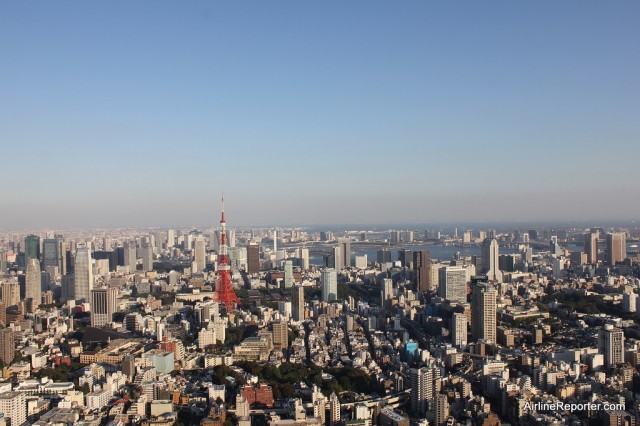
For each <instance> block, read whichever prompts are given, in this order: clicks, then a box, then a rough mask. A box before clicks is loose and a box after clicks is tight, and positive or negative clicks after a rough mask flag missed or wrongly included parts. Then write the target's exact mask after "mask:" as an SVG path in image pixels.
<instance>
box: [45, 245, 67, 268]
mask: <svg viewBox="0 0 640 426" xmlns="http://www.w3.org/2000/svg"><path fill="white" fill-rule="evenodd" d="M42 252H43V253H42V263H43V265H42V266H43V268H44V270H47V268H51V267H57V268H58V273H59V274H64V272H65V271H64V269H63V267H62V260H63V259H64V256H63V254H64V253H63V243H62V239H61V238H46V239H45V240H44V241H43V242H42Z"/></svg>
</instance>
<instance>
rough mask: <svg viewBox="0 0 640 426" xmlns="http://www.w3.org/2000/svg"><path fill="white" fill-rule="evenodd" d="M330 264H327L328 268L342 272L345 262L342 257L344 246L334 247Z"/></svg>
mask: <svg viewBox="0 0 640 426" xmlns="http://www.w3.org/2000/svg"><path fill="white" fill-rule="evenodd" d="M329 260H330V262H329V263H328V264H327V266H328V267H330V268H334V269H335V270H336V271H338V272H340V271H342V270H343V269H344V265H343V263H342V262H343V260H344V256H343V255H342V246H341V245H337V246H335V247H333V253H332V254H331V257H330V259H329Z"/></svg>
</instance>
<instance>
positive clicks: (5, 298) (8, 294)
mask: <svg viewBox="0 0 640 426" xmlns="http://www.w3.org/2000/svg"><path fill="white" fill-rule="evenodd" d="M2 302H3V303H4V306H5V307H6V308H8V307H10V306H17V305H18V304H19V303H20V284H18V282H17V281H5V282H3V283H2Z"/></svg>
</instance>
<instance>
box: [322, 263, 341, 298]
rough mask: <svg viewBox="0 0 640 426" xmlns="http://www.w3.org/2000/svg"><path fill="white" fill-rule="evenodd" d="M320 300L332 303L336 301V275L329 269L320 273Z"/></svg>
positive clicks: (334, 271) (333, 270)
mask: <svg viewBox="0 0 640 426" xmlns="http://www.w3.org/2000/svg"><path fill="white" fill-rule="evenodd" d="M321 279H322V300H323V301H325V302H333V301H335V300H338V273H337V272H336V270H335V269H332V268H329V269H325V270H324V271H322V278H321Z"/></svg>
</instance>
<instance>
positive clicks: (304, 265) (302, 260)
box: [300, 247, 309, 271]
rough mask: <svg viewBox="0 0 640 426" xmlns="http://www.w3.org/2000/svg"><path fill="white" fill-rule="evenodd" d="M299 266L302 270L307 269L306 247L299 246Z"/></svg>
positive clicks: (307, 251) (307, 256) (307, 252)
mask: <svg viewBox="0 0 640 426" xmlns="http://www.w3.org/2000/svg"><path fill="white" fill-rule="evenodd" d="M300 267H301V268H302V270H303V271H306V270H308V269H309V249H308V248H304V247H303V248H300Z"/></svg>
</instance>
